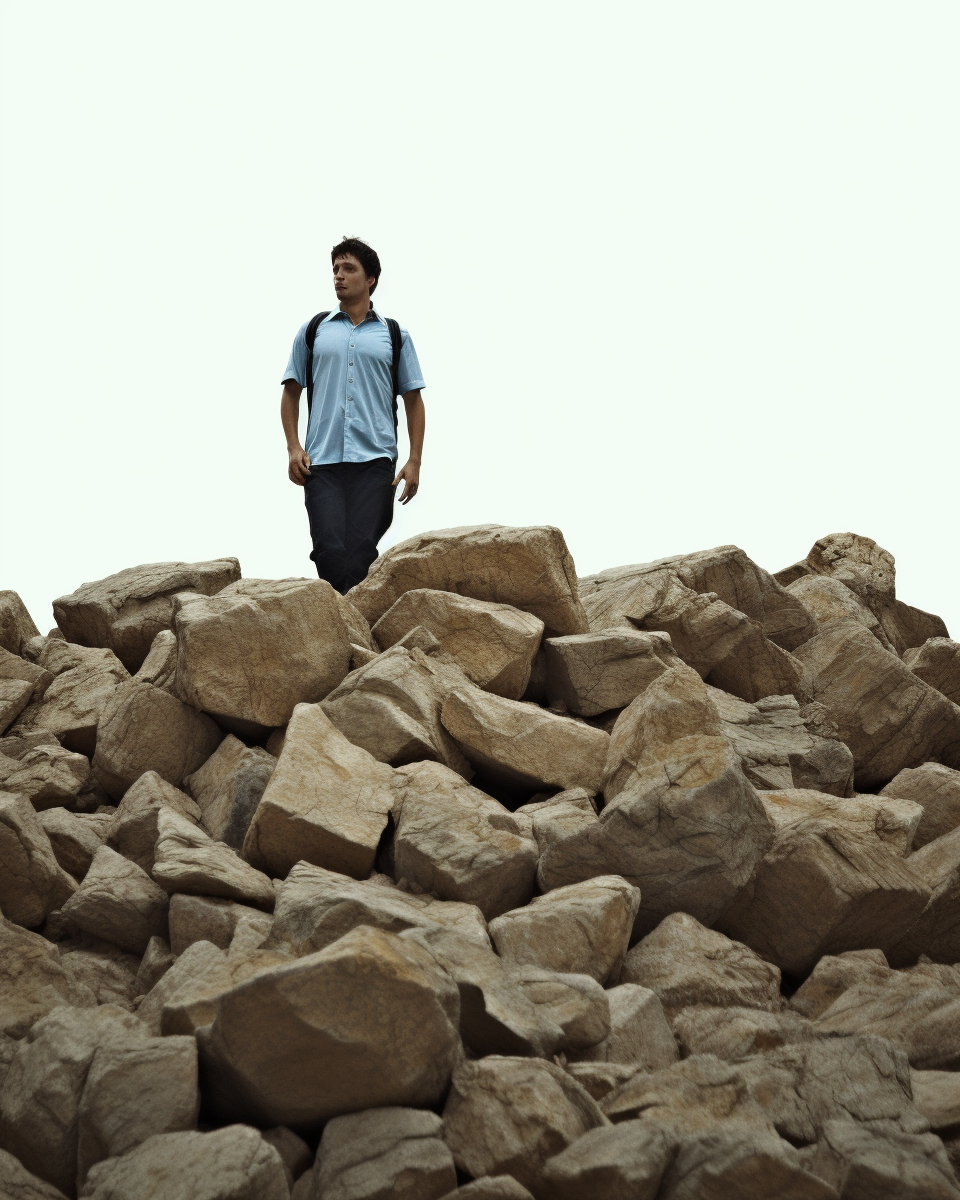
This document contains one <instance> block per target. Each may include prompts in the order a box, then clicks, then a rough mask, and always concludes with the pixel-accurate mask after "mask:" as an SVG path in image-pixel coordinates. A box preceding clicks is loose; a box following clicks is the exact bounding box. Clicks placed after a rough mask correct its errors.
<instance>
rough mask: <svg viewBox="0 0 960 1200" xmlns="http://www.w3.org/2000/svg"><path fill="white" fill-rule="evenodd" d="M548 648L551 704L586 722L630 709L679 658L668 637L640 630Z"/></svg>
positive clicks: (570, 639) (573, 637)
mask: <svg viewBox="0 0 960 1200" xmlns="http://www.w3.org/2000/svg"><path fill="white" fill-rule="evenodd" d="M543 648H544V657H545V666H546V691H547V699H548V701H549V702H550V704H551V705H553V706H554V707H557V708H566V709H568V710H569V711H570V712H573V713H576V714H577V715H578V716H581V717H595V716H597V715H599V714H600V713H603V712H609V711H610V710H611V709H614V708H625V707H626V706H627V705H628V704H629V703H630V701H631V700H633V699H635V698H636V697H637V696H639V695H640V693H641V692H642V691H643V690H644V689H645V688H646V687H647V685H648V684H650V683H652V682H653V681H654V679H656V678H657V677H658V676H659V675H662V674H663V672H664V671H666V670H667V669H668V668H669V667H671V666H673V665H675V663H676V662H677V658H678V655H677V652H676V650H674V648H673V646H672V645H671V643H670V638H669V637H668V636H667V635H666V634H663V633H641V631H640V630H639V629H632V630H628V629H609V630H601V631H598V632H595V633H574V634H569V635H568V636H567V637H555V638H548V639H547V640H546V642H545V643H544V647H543Z"/></svg>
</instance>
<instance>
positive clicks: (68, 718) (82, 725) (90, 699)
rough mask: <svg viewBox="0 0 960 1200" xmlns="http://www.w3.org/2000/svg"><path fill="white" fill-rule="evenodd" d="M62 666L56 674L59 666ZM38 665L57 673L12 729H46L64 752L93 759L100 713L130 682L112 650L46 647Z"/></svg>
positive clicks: (60, 646)
mask: <svg viewBox="0 0 960 1200" xmlns="http://www.w3.org/2000/svg"><path fill="white" fill-rule="evenodd" d="M60 662H63V663H64V664H65V665H64V666H63V668H62V669H59V663H60ZM40 665H41V666H43V667H44V668H45V669H46V670H50V671H51V672H52V673H54V674H56V678H55V679H54V680H53V681H52V682H51V683H50V686H49V687H48V688H47V689H46V691H45V692H44V693H43V695H42V696H41V697H40V699H39V700H36V701H34V702H33V703H32V704H29V705H27V707H26V708H25V709H24V710H23V712H22V713H21V714H20V717H19V719H18V721H17V723H16V724H15V725H14V727H13V730H14V732H15V733H17V734H20V735H23V734H26V733H34V732H36V731H37V730H39V729H45V730H47V731H48V732H50V733H52V734H54V735H55V736H56V737H57V739H58V740H59V741H60V742H61V743H62V744H63V745H64V746H65V747H66V748H67V749H68V750H73V751H75V752H76V753H78V754H85V755H86V756H87V757H88V758H92V757H93V752H94V749H95V747H96V742H97V729H98V726H99V724H100V719H101V716H102V714H103V710H104V709H105V708H106V706H107V704H108V703H109V701H110V700H111V699H112V698H113V694H114V692H115V691H116V689H117V687H118V685H119V684H121V683H123V682H124V681H125V680H127V679H129V678H130V674H129V672H128V671H127V669H126V667H125V666H124V665H123V663H121V662H120V660H119V659H118V658H117V656H116V655H115V654H114V653H113V651H111V650H97V649H84V648H82V647H80V646H70V647H66V646H64V644H63V643H62V642H61V643H59V644H58V643H56V642H50V643H48V646H47V647H46V648H45V650H44V652H43V653H42V654H41V656H40Z"/></svg>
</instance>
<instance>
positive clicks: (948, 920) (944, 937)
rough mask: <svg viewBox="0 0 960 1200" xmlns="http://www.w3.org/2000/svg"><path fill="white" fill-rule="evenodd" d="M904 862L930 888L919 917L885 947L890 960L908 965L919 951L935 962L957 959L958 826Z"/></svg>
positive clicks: (959, 928)
mask: <svg viewBox="0 0 960 1200" xmlns="http://www.w3.org/2000/svg"><path fill="white" fill-rule="evenodd" d="M907 865H908V866H909V867H910V869H911V871H912V872H913V873H914V875H916V876H917V878H919V879H920V881H921V882H922V884H923V886H924V887H925V888H927V889H928V890H929V893H930V901H929V903H928V904H927V906H926V908H925V909H924V910H923V912H922V913H921V914H920V918H919V920H918V921H917V922H916V923H915V924H913V925H911V926H910V928H909V929H907V930H906V931H905V932H904V933H903V934H902V936H901V938H900V939H899V940H898V941H896V942H895V943H892V944H890V946H889V947H888V952H889V958H890V962H891V963H892V964H893V965H894V966H896V967H901V966H909V965H911V964H912V963H915V962H916V961H917V959H918V958H919V956H920V955H921V954H923V955H926V956H927V958H931V959H933V961H934V962H943V963H955V962H957V961H958V959H960V829H953V830H951V832H950V833H945V834H943V835H942V836H941V837H938V838H936V839H935V840H934V841H932V842H927V844H926V845H925V846H923V847H922V848H921V849H920V850H918V851H917V852H916V853H915V854H911V856H910V858H909V860H908V863H907Z"/></svg>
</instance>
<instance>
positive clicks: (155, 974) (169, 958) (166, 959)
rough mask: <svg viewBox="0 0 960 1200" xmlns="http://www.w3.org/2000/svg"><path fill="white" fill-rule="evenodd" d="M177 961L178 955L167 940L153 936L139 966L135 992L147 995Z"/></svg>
mask: <svg viewBox="0 0 960 1200" xmlns="http://www.w3.org/2000/svg"><path fill="white" fill-rule="evenodd" d="M175 961H176V955H175V954H174V953H173V951H172V950H171V949H170V946H169V945H168V944H167V942H166V941H165V940H164V939H163V938H162V937H156V936H154V937H152V938H151V939H150V941H149V942H147V948H146V950H144V952H143V958H142V959H141V960H140V966H139V967H138V968H137V977H136V979H135V980H134V984H133V990H134V993H135V994H136V995H137V996H140V997H144V996H146V994H147V992H149V991H150V990H151V989H152V988H154V987H156V985H157V984H158V983H159V981H160V980H161V979H162V978H163V977H164V975H166V973H167V971H169V970H170V968H171V967H172V966H173V964H174V962H175Z"/></svg>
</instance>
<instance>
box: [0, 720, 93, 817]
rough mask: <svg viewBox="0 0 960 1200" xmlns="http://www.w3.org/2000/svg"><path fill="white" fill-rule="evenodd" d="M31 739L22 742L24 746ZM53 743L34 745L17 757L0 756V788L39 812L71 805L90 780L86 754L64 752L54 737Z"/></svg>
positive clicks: (24, 739)
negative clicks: (17, 796)
mask: <svg viewBox="0 0 960 1200" xmlns="http://www.w3.org/2000/svg"><path fill="white" fill-rule="evenodd" d="M9 740H10V741H13V740H14V739H13V738H11V739H9ZM30 740H31V739H29V738H23V739H21V741H22V742H23V743H24V744H29V741H30ZM50 740H51V742H53V745H43V746H34V747H33V748H32V749H27V750H24V751H23V752H22V753H21V754H19V756H18V757H17V758H10V757H8V756H7V755H5V754H0V787H2V788H3V789H4V790H5V791H8V792H16V793H17V794H18V795H20V796H23V797H24V799H26V800H29V801H30V803H31V804H32V805H33V807H34V808H35V809H36V810H37V811H38V812H43V811H44V810H45V809H48V808H57V807H59V806H60V805H62V804H69V803H70V801H71V800H73V799H74V797H75V796H77V795H79V793H80V792H81V791H82V790H83V788H84V787H85V786H86V784H87V782H88V780H89V777H90V763H89V762H88V760H87V759H86V757H85V756H84V755H82V754H75V753H74V752H73V751H71V750H66V749H64V747H63V746H60V745H58V744H57V742H56V739H55V738H53V737H51V738H50Z"/></svg>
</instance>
